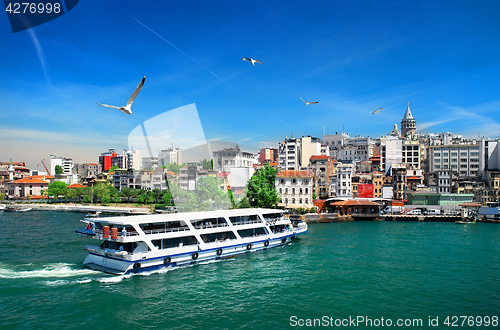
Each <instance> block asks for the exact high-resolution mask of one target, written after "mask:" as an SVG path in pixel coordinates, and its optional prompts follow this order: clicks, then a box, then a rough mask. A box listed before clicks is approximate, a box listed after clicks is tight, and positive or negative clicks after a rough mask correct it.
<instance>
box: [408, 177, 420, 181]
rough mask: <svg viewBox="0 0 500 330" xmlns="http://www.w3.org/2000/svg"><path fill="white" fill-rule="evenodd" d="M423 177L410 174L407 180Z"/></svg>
mask: <svg viewBox="0 0 500 330" xmlns="http://www.w3.org/2000/svg"><path fill="white" fill-rule="evenodd" d="M421 179H422V178H421V177H419V176H409V177H408V178H407V180H421Z"/></svg>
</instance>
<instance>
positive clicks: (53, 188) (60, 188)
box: [47, 181, 66, 199]
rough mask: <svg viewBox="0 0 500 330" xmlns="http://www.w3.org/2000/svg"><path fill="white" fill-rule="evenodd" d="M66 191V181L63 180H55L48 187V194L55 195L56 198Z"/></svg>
mask: <svg viewBox="0 0 500 330" xmlns="http://www.w3.org/2000/svg"><path fill="white" fill-rule="evenodd" d="M65 192H66V183H64V182H61V181H54V182H52V183H51V184H49V187H48V189H47V196H54V197H55V198H56V199H57V198H58V197H59V196H64V195H65Z"/></svg>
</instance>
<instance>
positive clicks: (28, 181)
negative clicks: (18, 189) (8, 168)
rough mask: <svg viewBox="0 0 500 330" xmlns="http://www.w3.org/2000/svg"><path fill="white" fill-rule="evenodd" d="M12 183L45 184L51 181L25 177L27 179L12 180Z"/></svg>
mask: <svg viewBox="0 0 500 330" xmlns="http://www.w3.org/2000/svg"><path fill="white" fill-rule="evenodd" d="M10 183H16V184H17V183H30V184H33V183H43V184H46V183H50V182H49V181H45V180H42V179H30V178H29V177H28V178H25V179H19V180H16V181H12V182H10Z"/></svg>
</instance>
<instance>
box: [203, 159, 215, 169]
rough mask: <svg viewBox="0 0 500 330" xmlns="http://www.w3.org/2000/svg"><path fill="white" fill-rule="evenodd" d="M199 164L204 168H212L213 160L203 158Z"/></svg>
mask: <svg viewBox="0 0 500 330" xmlns="http://www.w3.org/2000/svg"><path fill="white" fill-rule="evenodd" d="M201 164H202V166H203V169H204V170H213V169H214V161H213V160H212V159H211V160H207V159H203V160H202V161H201Z"/></svg>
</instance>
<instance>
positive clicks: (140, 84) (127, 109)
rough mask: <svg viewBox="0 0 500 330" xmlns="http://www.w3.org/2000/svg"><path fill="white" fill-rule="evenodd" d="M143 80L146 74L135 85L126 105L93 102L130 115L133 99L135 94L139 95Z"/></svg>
mask: <svg viewBox="0 0 500 330" xmlns="http://www.w3.org/2000/svg"><path fill="white" fill-rule="evenodd" d="M144 81H146V76H144V77H143V78H142V80H141V82H140V83H139V85H137V88H136V89H135V91H134V92H133V93H132V95H131V96H130V98H129V99H128V101H127V105H124V106H122V107H121V108H120V107H115V106H114V105H107V104H101V103H97V102H95V104H99V105H102V106H103V107H108V108H115V109H118V110H121V111H123V112H124V113H126V114H127V115H131V114H132V109H131V108H132V103H133V102H134V100H135V98H136V97H137V95H139V92H140V91H141V89H142V86H144Z"/></svg>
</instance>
